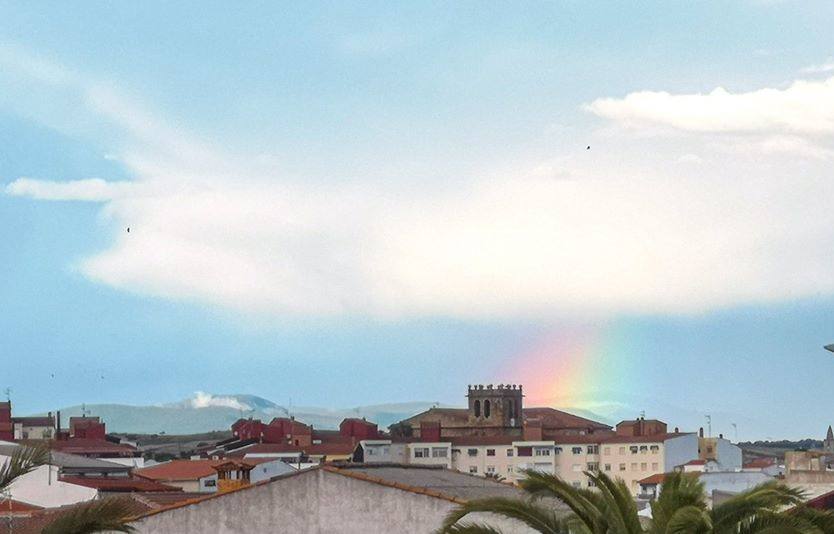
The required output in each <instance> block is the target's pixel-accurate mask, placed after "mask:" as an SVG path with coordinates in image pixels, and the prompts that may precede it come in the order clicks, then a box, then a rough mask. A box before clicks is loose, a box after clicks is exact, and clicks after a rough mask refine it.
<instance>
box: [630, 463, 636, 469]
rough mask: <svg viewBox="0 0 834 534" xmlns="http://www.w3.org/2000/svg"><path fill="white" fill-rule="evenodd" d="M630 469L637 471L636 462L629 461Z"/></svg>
mask: <svg viewBox="0 0 834 534" xmlns="http://www.w3.org/2000/svg"><path fill="white" fill-rule="evenodd" d="M631 470H632V471H637V462H631Z"/></svg>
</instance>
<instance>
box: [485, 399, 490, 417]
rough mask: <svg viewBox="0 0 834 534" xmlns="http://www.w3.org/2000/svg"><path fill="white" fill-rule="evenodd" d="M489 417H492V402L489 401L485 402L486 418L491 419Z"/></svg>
mask: <svg viewBox="0 0 834 534" xmlns="http://www.w3.org/2000/svg"><path fill="white" fill-rule="evenodd" d="M489 415H490V402H489V400H485V401H484V417H486V418H487V419H489Z"/></svg>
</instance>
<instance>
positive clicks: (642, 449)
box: [640, 445, 649, 453]
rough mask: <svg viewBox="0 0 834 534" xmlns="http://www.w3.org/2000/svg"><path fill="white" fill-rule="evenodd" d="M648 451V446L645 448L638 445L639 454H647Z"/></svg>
mask: <svg viewBox="0 0 834 534" xmlns="http://www.w3.org/2000/svg"><path fill="white" fill-rule="evenodd" d="M648 450H649V447H648V446H646V445H640V452H642V453H646V452H648Z"/></svg>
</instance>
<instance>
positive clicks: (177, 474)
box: [133, 460, 227, 481]
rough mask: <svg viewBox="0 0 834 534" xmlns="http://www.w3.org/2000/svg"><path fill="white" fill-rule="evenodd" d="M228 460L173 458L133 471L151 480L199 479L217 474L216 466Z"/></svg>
mask: <svg viewBox="0 0 834 534" xmlns="http://www.w3.org/2000/svg"><path fill="white" fill-rule="evenodd" d="M226 461H227V460H171V461H170V462H165V463H163V464H158V465H152V466H150V467H143V468H142V469H136V470H134V471H133V473H134V474H135V475H137V476H140V477H142V478H147V479H150V480H162V481H174V480H199V479H201V478H204V477H208V476H211V475H214V474H217V471H215V470H214V466H216V465H220V464H223V463H225V462H226Z"/></svg>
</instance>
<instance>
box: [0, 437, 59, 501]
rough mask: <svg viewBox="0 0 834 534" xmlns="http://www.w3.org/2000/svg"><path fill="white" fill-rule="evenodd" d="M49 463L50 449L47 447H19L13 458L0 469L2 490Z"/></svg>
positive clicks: (0, 488) (0, 486)
mask: <svg viewBox="0 0 834 534" xmlns="http://www.w3.org/2000/svg"><path fill="white" fill-rule="evenodd" d="M48 461H49V449H47V448H46V447H45V446H37V447H18V448H17V449H16V450H15V451H14V453H12V455H11V457H10V458H9V459H8V460H7V461H6V463H4V464H3V466H2V467H0V490H3V489H6V487H7V486H8V485H9V484H11V483H12V481H14V479H16V478H17V477H19V476H23V475H25V474H26V473H28V472H30V471H32V470H34V469H36V468H37V467H38V466H41V465H44V464H45V463H47V462H48Z"/></svg>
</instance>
